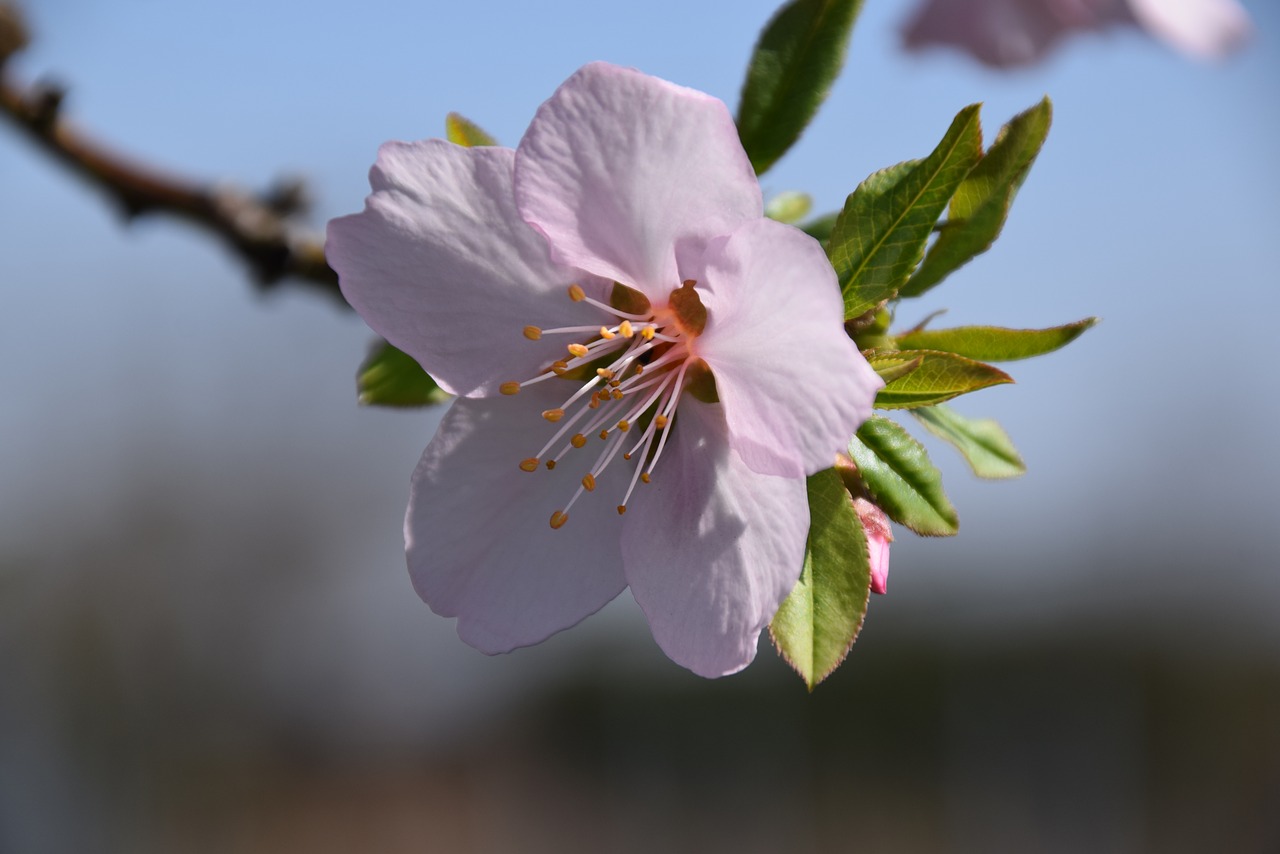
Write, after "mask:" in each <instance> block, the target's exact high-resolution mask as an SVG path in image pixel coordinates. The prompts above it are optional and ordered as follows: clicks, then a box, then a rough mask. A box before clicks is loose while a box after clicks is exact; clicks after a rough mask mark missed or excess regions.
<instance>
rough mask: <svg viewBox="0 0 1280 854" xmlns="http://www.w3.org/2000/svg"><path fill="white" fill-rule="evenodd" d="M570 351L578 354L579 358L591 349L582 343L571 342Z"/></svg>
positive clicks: (575, 354)
mask: <svg viewBox="0 0 1280 854" xmlns="http://www.w3.org/2000/svg"><path fill="white" fill-rule="evenodd" d="M569 352H570V353H572V354H573V355H574V356H577V357H578V358H579V359H581V358H582V357H583V356H585V355H587V353H588V352H590V351H588V350H587V348H586V347H585V346H584V345H582V344H570V345H569Z"/></svg>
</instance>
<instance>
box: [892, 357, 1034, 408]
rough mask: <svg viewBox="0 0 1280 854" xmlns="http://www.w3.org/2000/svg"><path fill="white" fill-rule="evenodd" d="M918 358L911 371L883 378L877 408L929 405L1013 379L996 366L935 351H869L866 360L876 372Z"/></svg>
mask: <svg viewBox="0 0 1280 854" xmlns="http://www.w3.org/2000/svg"><path fill="white" fill-rule="evenodd" d="M916 359H920V360H921V362H920V364H919V365H918V366H917V367H916V368H915V369H914V370H912V371H911V372H909V373H906V374H904V375H902V376H899V377H895V378H894V379H893V380H891V381H887V384H886V385H885V387H884V388H882V389H880V391H879V392H878V393H877V394H876V408H877V409H914V408H916V407H919V406H933V405H934V404H937V403H942V402H944V401H948V400H950V399H951V398H953V397H959V396H960V395H962V394H968V393H969V392H971V391H978V390H979V389H984V388H989V387H990V386H993V385H1001V384H1003V383H1011V382H1013V378H1012V377H1010V376H1009V375H1008V374H1006V373H1005V372H1004V371H1002V370H1000V369H999V368H993V367H992V366H991V365H986V364H983V363H982V362H975V361H974V360H972V359H966V358H963V357H961V356H957V355H955V354H954V353H943V352H939V351H937V350H872V351H871V352H870V353H868V354H867V361H868V362H870V363H871V367H872V368H873V369H875V370H876V371H877V372H879V371H880V370H881V368H885V369H889V370H893V369H895V368H896V367H898V366H900V365H903V364H905V363H907V362H911V361H914V360H916Z"/></svg>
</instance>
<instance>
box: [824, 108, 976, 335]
mask: <svg viewBox="0 0 1280 854" xmlns="http://www.w3.org/2000/svg"><path fill="white" fill-rule="evenodd" d="M978 109H979V105H978V104H974V105H973V106H970V107H965V108H964V109H963V110H961V111H960V113H959V115H957V116H956V117H955V120H954V121H952V123H951V127H950V128H949V129H948V130H947V133H946V135H945V136H944V137H943V138H942V142H940V143H938V147H937V148H935V149H934V150H933V153H932V154H930V155H929V156H928V157H926V158H925V159H924V160H909V161H907V162H906V163H899V164H898V165H897V166H890V167H889V168H888V169H882V170H881V171H879V172H876V173H874V174H873V175H871V176H870V177H869V178H867V179H866V180H865V181H863V182H862V184H860V185H859V186H858V189H856V190H854V191H853V193H852V194H850V196H849V198H848V199H847V200H846V201H845V204H844V210H843V211H841V212H840V216H839V218H838V219H837V220H836V224H835V228H834V229H833V230H832V232H831V237H830V238H829V239H828V241H827V257H829V258H830V259H831V264H832V266H833V267H835V269H836V274H837V276H838V277H839V280H840V290H841V292H843V294H844V308H845V318H846V319H848V318H852V317H857V316H858V315H860V314H863V313H864V312H866V311H867V310H868V309H871V308H873V307H874V306H876V305H878V304H879V303H881V302H883V301H884V300H887V299H891V298H892V297H894V296H896V295H897V293H898V290H899V289H900V288H901V287H902V286H903V285H904V284H906V282H907V278H908V277H909V276H910V275H911V271H912V270H914V269H915V267H916V265H917V264H919V263H920V259H921V258H922V257H923V256H924V249H925V245H926V244H927V243H928V242H929V235H930V234H931V233H932V231H933V227H934V223H935V222H937V220H938V217H939V216H941V215H942V212H943V210H944V209H946V207H947V203H948V202H949V201H950V200H951V197H952V195H954V193H955V192H956V188H957V187H959V186H960V182H961V181H963V180H964V178H965V176H966V175H968V174H969V170H970V169H972V168H973V166H974V164H975V163H977V162H978V159H979V158H980V157H981V156H982V126H981V124H980V122H979V119H978Z"/></svg>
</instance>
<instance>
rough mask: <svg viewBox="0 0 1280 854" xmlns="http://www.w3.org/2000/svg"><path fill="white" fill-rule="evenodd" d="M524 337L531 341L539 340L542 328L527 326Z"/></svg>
mask: <svg viewBox="0 0 1280 854" xmlns="http://www.w3.org/2000/svg"><path fill="white" fill-rule="evenodd" d="M524 337H525V338H528V339H529V340H530V341H537V340H538V339H539V338H541V337H542V330H541V329H539V328H538V327H536V326H526V327H525V328H524Z"/></svg>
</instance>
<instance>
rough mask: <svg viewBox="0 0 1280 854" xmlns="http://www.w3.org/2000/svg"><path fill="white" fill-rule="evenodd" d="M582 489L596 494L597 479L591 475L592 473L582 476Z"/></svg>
mask: <svg viewBox="0 0 1280 854" xmlns="http://www.w3.org/2000/svg"><path fill="white" fill-rule="evenodd" d="M582 488H583V489H585V490H586V491H587V492H595V490H596V479H595V478H594V477H593V476H592V475H591V472H587V473H586V474H584V475H583V476H582Z"/></svg>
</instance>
